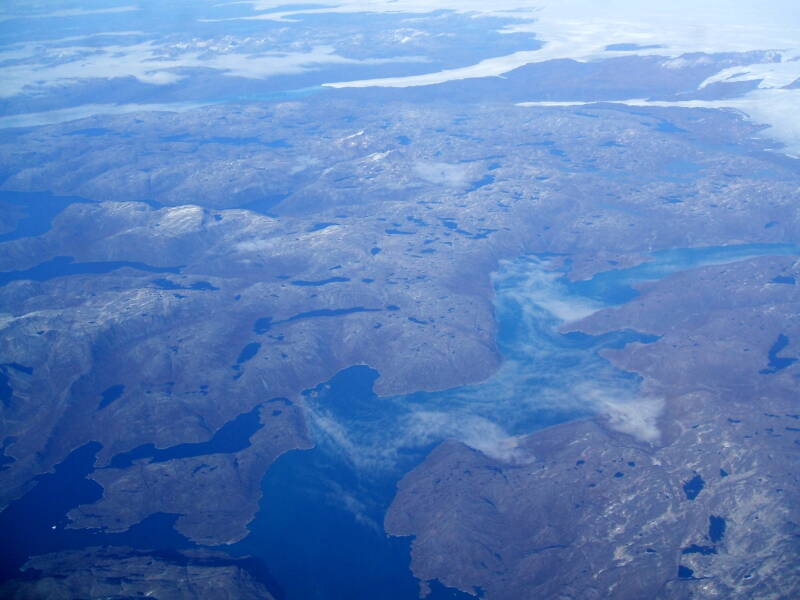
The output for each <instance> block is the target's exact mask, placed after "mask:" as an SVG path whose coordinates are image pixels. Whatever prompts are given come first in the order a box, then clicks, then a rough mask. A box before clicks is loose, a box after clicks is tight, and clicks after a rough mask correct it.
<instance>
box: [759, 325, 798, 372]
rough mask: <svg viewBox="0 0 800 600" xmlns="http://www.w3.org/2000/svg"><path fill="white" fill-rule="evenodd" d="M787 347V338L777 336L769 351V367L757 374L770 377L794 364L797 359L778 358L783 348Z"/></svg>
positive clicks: (781, 335) (782, 335)
mask: <svg viewBox="0 0 800 600" xmlns="http://www.w3.org/2000/svg"><path fill="white" fill-rule="evenodd" d="M788 345H789V337H788V336H786V335H784V334H782V333H781V334H780V335H779V336H778V339H777V340H775V343H774V344H772V347H771V348H770V349H769V354H768V358H769V367H768V368H766V369H761V370H760V371H759V373H761V374H762V375H772V374H774V373H777V372H778V371H782V370H783V369H785V368H787V367H790V366H792V365H793V364H794V363H796V362H797V359H796V358H794V357H791V356H778V354H780V353H781V352H783V350H784V348H786V346H788Z"/></svg>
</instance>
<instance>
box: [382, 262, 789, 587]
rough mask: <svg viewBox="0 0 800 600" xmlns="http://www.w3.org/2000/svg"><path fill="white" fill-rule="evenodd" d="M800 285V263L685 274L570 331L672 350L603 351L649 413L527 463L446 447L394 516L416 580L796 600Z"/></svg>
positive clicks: (561, 440) (531, 453) (401, 495)
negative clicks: (633, 384) (649, 337)
mask: <svg viewBox="0 0 800 600" xmlns="http://www.w3.org/2000/svg"><path fill="white" fill-rule="evenodd" d="M797 274H798V263H797V261H796V259H795V258H788V259H787V258H770V259H755V260H750V261H747V262H744V263H743V262H737V263H734V264H730V265H722V266H712V267H705V268H701V269H696V270H692V271H685V272H683V273H680V274H676V275H673V276H670V277H667V278H665V279H663V280H661V281H659V282H657V283H653V284H647V285H641V286H640V291H641V295H640V296H639V297H637V298H636V299H634V300H633V301H631V302H629V303H627V304H625V305H623V306H621V307H619V308H615V309H607V310H603V311H600V312H597V313H595V314H593V315H591V316H590V317H588V318H586V319H584V320H582V321H578V322H575V323H571V324H569V326H568V328H569V329H570V330H573V331H584V332H588V333H592V334H600V333H602V332H605V331H613V330H618V329H622V328H632V329H636V330H637V331H644V332H650V333H653V334H656V335H658V336H659V338H658V340H657V341H656V342H653V343H651V344H629V345H627V346H626V347H625V348H623V349H621V350H607V351H605V354H606V356H608V358H609V359H610V360H612V362H614V363H615V364H616V365H617V366H619V367H621V368H623V369H626V370H629V371H635V372H636V373H638V374H640V375H642V376H643V378H644V380H643V385H642V392H641V393H642V395H643V396H644V398H645V399H646V400H644V401H643V402H642V403H641V404H640V405H639V406H637V407H636V409H635V413H634V414H627V413H626V411H625V410H619V409H616V410H610V411H608V414H607V415H606V416H604V417H601V418H598V419H591V420H585V421H578V422H572V423H567V424H564V425H559V426H556V427H552V428H550V429H546V430H543V431H541V432H537V433H536V434H533V435H531V436H529V437H526V438H524V439H521V440H519V441H518V448H519V449H520V450H521V451H522V452H523V454H522V456H524V458H522V459H519V460H517V461H515V462H503V461H498V460H496V459H492V458H490V457H488V456H486V455H484V454H481V453H480V452H478V451H476V450H474V449H472V448H469V447H467V446H465V445H463V444H460V443H454V442H450V443H446V444H443V445H441V446H439V447H438V448H437V449H436V450H434V451H433V452H432V453H431V455H430V456H429V457H428V458H427V459H426V460H425V461H424V462H423V464H422V465H420V466H419V467H417V468H416V469H415V470H414V471H412V472H411V473H410V474H408V475H407V476H406V477H405V478H404V479H403V480H402V481H401V483H400V484H399V489H398V494H397V496H396V498H395V501H394V503H393V505H392V507H391V509H390V511H389V513H388V515H387V517H386V528H387V531H389V532H390V533H392V534H394V535H413V536H415V537H414V541H413V544H412V557H413V558H412V569H413V570H414V572H415V573H416V574H417V576H418V577H420V579H422V580H423V581H425V580H432V579H439V580H440V581H442V582H443V583H445V584H446V585H450V586H453V587H458V588H459V589H461V590H464V591H466V592H469V593H474V594H476V595H480V596H482V595H484V594H485V596H486V597H488V598H509V599H511V598H514V599H518V598H642V597H648V598H670V599H673V598H698V597H701V598H775V599H778V598H789V597H792V596H793V595H794V593H795V592H796V591H797V589H798V586H800V574H798V572H797V570H796V568H795V567H794V565H795V563H796V557H797V552H798V550H799V549H800V548H799V547H798V542H797V539H798V532H800V512H799V511H798V506H800V498H799V497H798V496H799V495H800V489H798V478H797V473H796V469H795V464H796V457H797V445H798V443H800V423H799V422H798V419H800V416H799V415H798V414H797V384H798V379H800V371H798V368H797V365H796V364H795V363H796V358H794V357H795V356H796V355H797V354H798V352H797V351H798V349H800V347H798V346H797V342H796V340H797V339H798V338H797V336H798V335H800V332H798V331H797V329H796V327H795V324H794V322H793V321H792V320H791V319H787V316H788V315H792V314H794V313H795V312H796V309H797V306H798V299H799V298H798V291H797V290H798V288H797V286H796V285H794V284H793V283H792V282H793V281H794V280H795V278H796V276H797ZM779 336H785V338H786V339H787V343H786V344H785V345H784V346H781V348H780V351H776V350H775V342H776V339H778V338H779ZM791 340H795V341H791ZM778 574H780V575H778Z"/></svg>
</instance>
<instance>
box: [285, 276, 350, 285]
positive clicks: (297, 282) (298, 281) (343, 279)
mask: <svg viewBox="0 0 800 600" xmlns="http://www.w3.org/2000/svg"><path fill="white" fill-rule="evenodd" d="M347 281H350V278H349V277H329V278H328V279H320V280H318V281H306V280H304V279H296V280H294V281H292V285H299V286H312V287H318V286H321V285H328V284H331V283H345V282H347Z"/></svg>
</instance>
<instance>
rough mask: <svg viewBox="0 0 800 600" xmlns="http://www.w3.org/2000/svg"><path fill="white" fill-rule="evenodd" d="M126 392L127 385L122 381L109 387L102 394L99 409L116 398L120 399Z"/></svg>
mask: <svg viewBox="0 0 800 600" xmlns="http://www.w3.org/2000/svg"><path fill="white" fill-rule="evenodd" d="M124 392H125V386H124V385H122V384H121V383H118V384H117V385H112V386H111V387H109V388H107V389H106V390H104V391H103V393H102V394H100V396H101V398H100V404H98V405H97V410H102V409H104V408H105V407H106V406H108V405H109V404H111V403H112V402H114V401H115V400H119V399H120V398H121V397H122V394H123V393H124Z"/></svg>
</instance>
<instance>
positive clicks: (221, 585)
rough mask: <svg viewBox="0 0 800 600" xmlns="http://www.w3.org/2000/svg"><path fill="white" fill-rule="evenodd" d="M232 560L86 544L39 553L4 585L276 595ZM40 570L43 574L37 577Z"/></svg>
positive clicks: (28, 593) (26, 592) (103, 593)
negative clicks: (23, 573)
mask: <svg viewBox="0 0 800 600" xmlns="http://www.w3.org/2000/svg"><path fill="white" fill-rule="evenodd" d="M246 563H247V561H246V560H241V559H240V560H234V559H231V558H229V557H228V556H226V555H225V554H223V553H215V552H208V551H204V552H188V553H178V552H150V553H148V552H137V551H135V550H133V549H131V548H114V549H103V548H87V549H86V550H77V551H68V552H61V553H57V554H45V555H42V556H37V557H35V558H33V559H31V560H30V561H28V563H27V564H26V565H25V571H26V574H27V575H29V578H28V579H25V580H22V581H15V582H11V583H7V584H5V585H2V586H0V592H1V593H2V594H3V597H4V598H9V599H12V598H13V599H14V600H28V599H36V598H53V599H57V600H60V599H64V600H71V599H73V598H139V597H150V598H208V600H211V599H216V598H222V599H225V598H230V599H231V600H234V599H236V600H238V599H240V598H241V599H252V600H256V599H259V600H264V599H266V600H272V598H273V596H272V595H271V594H270V593H269V591H268V590H267V588H266V586H264V585H263V584H262V583H261V582H259V581H257V580H255V579H254V578H253V577H252V576H251V575H250V573H249V572H248V571H247V570H246V569H245V568H244V567H245V565H246ZM36 573H42V574H45V575H44V576H42V577H38V578H36V577H35V574H36Z"/></svg>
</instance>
